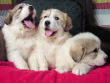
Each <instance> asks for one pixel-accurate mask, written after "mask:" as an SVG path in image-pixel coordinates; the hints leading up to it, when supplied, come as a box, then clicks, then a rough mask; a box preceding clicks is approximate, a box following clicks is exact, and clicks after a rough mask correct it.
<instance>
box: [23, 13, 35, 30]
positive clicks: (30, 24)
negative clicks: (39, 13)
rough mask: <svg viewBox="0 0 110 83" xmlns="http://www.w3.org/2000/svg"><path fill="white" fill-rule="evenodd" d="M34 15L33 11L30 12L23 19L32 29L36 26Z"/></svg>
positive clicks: (25, 24)
mask: <svg viewBox="0 0 110 83" xmlns="http://www.w3.org/2000/svg"><path fill="white" fill-rule="evenodd" d="M32 15H33V13H31V14H29V15H28V16H27V17H26V18H25V19H24V20H23V21H22V23H23V25H24V26H25V27H27V28H30V29H34V28H35V25H34V23H33V18H32Z"/></svg>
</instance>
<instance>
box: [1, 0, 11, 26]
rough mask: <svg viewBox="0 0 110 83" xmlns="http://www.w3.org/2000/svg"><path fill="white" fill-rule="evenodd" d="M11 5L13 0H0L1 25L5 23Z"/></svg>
mask: <svg viewBox="0 0 110 83" xmlns="http://www.w3.org/2000/svg"><path fill="white" fill-rule="evenodd" d="M11 6H12V0H0V27H2V26H3V25H4V19H5V16H6V14H7V12H8V10H9V9H11Z"/></svg>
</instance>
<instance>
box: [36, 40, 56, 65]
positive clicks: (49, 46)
mask: <svg viewBox="0 0 110 83" xmlns="http://www.w3.org/2000/svg"><path fill="white" fill-rule="evenodd" d="M39 43H40V44H39V45H37V47H38V48H37V49H39V51H41V52H42V53H43V55H44V56H45V57H46V60H47V62H48V63H49V66H50V67H54V66H55V59H56V50H57V45H56V44H54V43H48V42H39Z"/></svg>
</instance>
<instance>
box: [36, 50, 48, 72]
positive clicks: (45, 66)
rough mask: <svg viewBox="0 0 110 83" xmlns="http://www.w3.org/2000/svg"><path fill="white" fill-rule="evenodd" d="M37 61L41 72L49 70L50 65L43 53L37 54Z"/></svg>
mask: <svg viewBox="0 0 110 83" xmlns="http://www.w3.org/2000/svg"><path fill="white" fill-rule="evenodd" d="M37 61H38V64H39V70H41V71H44V70H48V63H47V60H46V57H45V56H44V55H43V54H42V52H39V53H37Z"/></svg>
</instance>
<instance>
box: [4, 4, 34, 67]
mask: <svg viewBox="0 0 110 83" xmlns="http://www.w3.org/2000/svg"><path fill="white" fill-rule="evenodd" d="M35 17H36V11H35V9H34V7H33V6H31V5H29V4H25V3H21V4H18V5H17V6H15V7H14V8H13V9H12V10H10V11H9V13H8V14H7V16H6V18H5V25H4V27H3V28H2V32H3V34H4V38H5V41H6V48H7V58H8V60H9V61H11V62H13V63H14V64H15V66H16V67H17V68H20V69H29V66H28V64H27V63H28V62H29V64H30V61H29V60H28V58H29V56H30V55H31V53H32V51H33V49H34V44H35V43H34V42H35V41H34V40H35V35H36V29H35Z"/></svg>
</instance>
